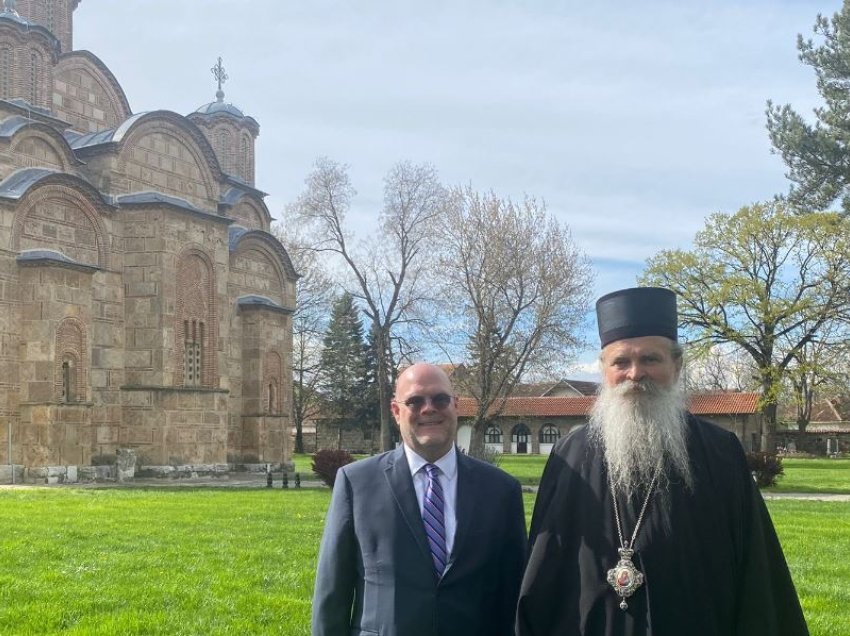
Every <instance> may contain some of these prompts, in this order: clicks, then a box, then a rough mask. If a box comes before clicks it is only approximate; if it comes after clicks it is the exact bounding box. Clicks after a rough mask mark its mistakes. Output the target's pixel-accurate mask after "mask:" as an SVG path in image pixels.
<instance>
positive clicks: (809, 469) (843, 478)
mask: <svg viewBox="0 0 850 636" xmlns="http://www.w3.org/2000/svg"><path fill="white" fill-rule="evenodd" d="M782 467H783V468H784V469H785V474H784V475H783V476H782V477H780V478H779V481H778V483H777V484H776V486H775V487H773V488H769V489H768V490H767V492H831V493H843V494H850V459H801V458H796V457H783V458H782Z"/></svg>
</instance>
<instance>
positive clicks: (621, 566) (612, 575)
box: [608, 464, 661, 611]
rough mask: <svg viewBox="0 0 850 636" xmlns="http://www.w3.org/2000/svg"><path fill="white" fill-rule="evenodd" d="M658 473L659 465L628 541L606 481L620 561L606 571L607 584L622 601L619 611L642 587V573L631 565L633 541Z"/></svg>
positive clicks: (612, 491)
mask: <svg viewBox="0 0 850 636" xmlns="http://www.w3.org/2000/svg"><path fill="white" fill-rule="evenodd" d="M660 472H661V464H659V465H658V468H656V469H655V474H654V475H653V476H652V481H650V482H649V489H648V490H647V491H646V497H645V498H644V500H643V506H641V509H640V514H639V515H638V518H637V522H636V523H635V531H634V532H632V538H631V539H630V540H629V541H624V540H623V525H622V524H621V523H620V512H619V511H618V510H617V495H616V493H615V492H614V485H613V484H612V483H611V480H610V479H609V480H608V487H609V488H610V489H611V499H612V501H613V502H614V520H615V521H616V522H617V534H618V535H619V537H620V547H619V548H618V549H617V552H619V553H620V560H619V561H617V565H615V566H614V567H613V568H611V569H610V570H608V584H609V585H610V586H611V587H612V588H614V591H615V592H616V593H617V596H619V597H620V598H621V599H622V600H621V601H620V609H621V610H623V611H626V610H627V609H628V608H629V604H628V603H626V599H627V598H629V597H630V596H631V595H632V594H634V593H635V592H636V591H637V589H638V588H639V587H640V586H641V585H643V573H642V572H641V571H640V570H638V569H637V568H636V567H635V564H634V563H632V557H633V556H634V553H635V550H634V547H635V539H636V538H637V534H638V530H640V524H641V523H642V522H643V515H644V513H645V512H646V507H647V506H648V505H649V498H650V497H652V493H653V491H654V490H655V482H657V481H658V475H659V473H660Z"/></svg>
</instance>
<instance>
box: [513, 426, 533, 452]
mask: <svg viewBox="0 0 850 636" xmlns="http://www.w3.org/2000/svg"><path fill="white" fill-rule="evenodd" d="M530 438H531V431H530V430H528V427H527V426H526V425H525V424H522V423H520V424H517V425H516V426H514V429H513V430H512V431H511V452H512V453H514V454H516V455H527V454H528V452H529V448H528V440H529V439H530Z"/></svg>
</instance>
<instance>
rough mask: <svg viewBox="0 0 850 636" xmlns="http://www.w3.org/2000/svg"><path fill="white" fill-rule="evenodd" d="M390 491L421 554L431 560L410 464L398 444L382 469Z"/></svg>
mask: <svg viewBox="0 0 850 636" xmlns="http://www.w3.org/2000/svg"><path fill="white" fill-rule="evenodd" d="M384 474H385V475H386V478H387V482H388V483H389V486H390V491H392V493H393V497H394V498H395V501H396V504H397V505H398V509H399V512H400V513H401V516H402V518H403V519H404V521H405V523H406V524H407V527H408V528H409V529H410V534H412V535H413V538H414V540H415V541H416V545H418V546H419V549H420V550H421V551H422V554H423V555H424V556H426V557H427V558H428V562H429V563H430V562H431V550H430V548H429V547H428V539H427V538H426V537H425V527H424V526H423V525H422V515H421V513H420V512H419V502H418V501H417V500H416V490H415V489H414V488H413V478H412V477H411V475H410V466H409V465H408V463H407V457H406V456H405V454H404V447H403V446H399V447H398V448H397V449H396V450H395V451H394V452H393V453H392V454H391V455H390V459H389V462H388V463H387V467H386V469H385V471H384Z"/></svg>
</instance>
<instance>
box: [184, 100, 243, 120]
mask: <svg viewBox="0 0 850 636" xmlns="http://www.w3.org/2000/svg"><path fill="white" fill-rule="evenodd" d="M195 112H196V113H199V114H201V115H217V114H219V113H225V114H227V115H233V116H234V117H239V118H240V119H242V118H244V117H245V113H243V112H242V111H241V110H239V108H237V107H236V106H234V105H233V104H228V103H227V102H224V101H220V102H219V101H216V102H210V103H209V104H204V105H203V106H201V107H200V108H198V109H197V110H196V111H195Z"/></svg>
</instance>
